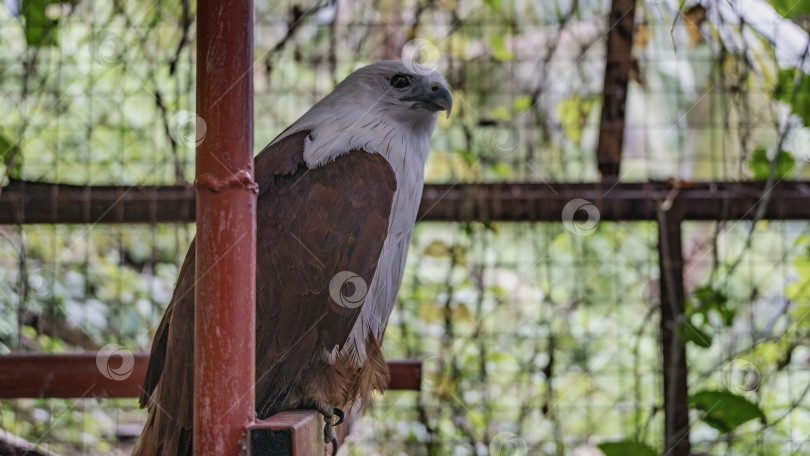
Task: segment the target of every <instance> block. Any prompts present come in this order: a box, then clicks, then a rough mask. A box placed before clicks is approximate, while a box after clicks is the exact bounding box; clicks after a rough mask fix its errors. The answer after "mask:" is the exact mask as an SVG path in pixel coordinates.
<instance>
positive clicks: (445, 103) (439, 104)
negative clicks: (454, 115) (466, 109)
mask: <svg viewBox="0 0 810 456" xmlns="http://www.w3.org/2000/svg"><path fill="white" fill-rule="evenodd" d="M403 101H418V102H421V104H422V106H424V107H425V108H427V109H429V110H431V111H446V113H447V115H446V118H449V117H450V113H451V112H452V111H453V95H452V94H450V91H449V90H447V87H445V86H444V85H442V83H440V82H432V83H430V86H429V87H428V89H427V92H426V93H425V94H424V95H420V96H416V97H410V98H405V99H403Z"/></svg>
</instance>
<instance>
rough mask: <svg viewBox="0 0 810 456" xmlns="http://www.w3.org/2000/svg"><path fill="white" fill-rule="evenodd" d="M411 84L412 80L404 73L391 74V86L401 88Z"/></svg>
mask: <svg viewBox="0 0 810 456" xmlns="http://www.w3.org/2000/svg"><path fill="white" fill-rule="evenodd" d="M409 85H411V81H409V80H408V76H405V75H404V74H402V73H397V74H395V75H393V76H391V87H393V88H395V89H401V88H403V87H408V86H409Z"/></svg>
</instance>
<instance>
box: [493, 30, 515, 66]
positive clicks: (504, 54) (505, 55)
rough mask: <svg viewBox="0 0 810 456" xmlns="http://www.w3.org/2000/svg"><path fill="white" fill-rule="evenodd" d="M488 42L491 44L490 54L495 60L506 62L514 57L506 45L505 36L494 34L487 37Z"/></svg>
mask: <svg viewBox="0 0 810 456" xmlns="http://www.w3.org/2000/svg"><path fill="white" fill-rule="evenodd" d="M489 44H490V46H492V54H493V57H495V60H499V61H501V62H506V61H509V60H513V59H514V58H515V55H514V54H513V53H512V51H510V50H509V49H508V48H507V47H506V37H505V36H504V35H494V36H493V37H492V38H490V39H489Z"/></svg>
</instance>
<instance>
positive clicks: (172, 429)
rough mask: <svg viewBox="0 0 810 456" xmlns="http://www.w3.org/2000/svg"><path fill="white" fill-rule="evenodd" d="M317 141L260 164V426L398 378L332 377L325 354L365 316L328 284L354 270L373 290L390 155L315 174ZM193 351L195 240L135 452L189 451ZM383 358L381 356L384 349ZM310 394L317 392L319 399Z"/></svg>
mask: <svg viewBox="0 0 810 456" xmlns="http://www.w3.org/2000/svg"><path fill="white" fill-rule="evenodd" d="M307 134H308V132H306V131H305V132H301V133H297V134H295V135H292V136H288V137H287V138H285V139H284V140H282V141H280V142H279V143H277V144H275V145H274V146H273V147H269V148H268V149H266V150H265V151H264V152H262V153H261V154H260V155H259V156H257V157H256V169H257V176H258V177H260V179H257V181H258V183H259V185H260V188H261V189H262V190H261V193H260V197H259V202H258V206H257V226H259V227H260V228H259V229H258V231H257V239H256V247H257V252H260V253H259V254H257V256H256V279H257V280H256V301H257V302H256V311H257V315H261V318H257V324H256V339H257V340H256V353H257V357H256V377H257V378H256V410H257V412H258V416H259V418H267V417H268V416H270V415H272V414H274V413H277V412H278V411H280V410H282V409H289V408H297V407H314V408H318V409H321V408H323V407H325V406H327V405H329V406H334V407H348V406H349V405H350V403H351V401H352V400H353V399H354V398H355V397H358V396H360V395H363V396H367V395H368V394H369V392H370V389H372V388H379V389H382V388H384V387H385V385H386V383H387V378H388V371H387V368H386V367H385V362H384V360H383V361H382V362H380V361H379V360H377V362H374V363H368V364H367V365H368V366H369V369H364V370H361V371H360V372H356V371H355V370H353V369H351V370H350V371H347V370H346V369H341V366H342V365H343V364H342V363H341V362H340V358H338V362H336V363H335V366H336V367H335V368H332V367H330V366H329V365H328V364H325V363H324V362H322V361H320V358H319V357H318V356H317V355H318V353H319V352H320V351H322V350H324V349H326V350H329V351H331V349H332V347H334V346H335V345H337V346H342V345H343V343H344V342H345V341H346V338H347V337H348V335H349V331H350V330H351V328H352V326H353V325H354V322H355V320H356V319H357V316H358V315H359V313H360V310H361V308H360V307H357V308H348V307H345V306H341V305H339V304H337V303H335V302H334V300H332V299H331V298H330V296H329V282H330V279H331V278H332V277H333V276H334V275H335V274H336V273H338V272H341V271H352V272H354V273H356V274H357V275H359V276H360V277H361V278H363V280H364V281H365V282H366V283H371V280H372V278H373V276H374V272H375V270H376V267H377V259H378V258H379V256H380V251H381V250H382V246H383V241H385V235H386V232H387V227H388V216H389V213H390V211H391V202H392V199H393V195H394V191H395V190H396V179H395V176H394V173H393V171H392V170H391V167H390V165H388V162H387V161H386V160H385V159H384V158H383V157H381V156H379V155H373V154H369V153H366V152H364V151H353V152H350V153H348V154H346V155H343V156H341V157H338V158H337V159H336V160H335V161H334V162H333V163H331V164H330V166H323V167H320V168H315V169H307V168H306V166H304V162H303V158H302V153H303V150H304V147H303V142H304V138H306V136H307ZM193 347H194V243H192V245H191V247H190V248H189V251H188V255H187V256H186V260H185V262H184V263H183V268H182V269H181V271H180V278H179V280H178V282H177V288H176V289H175V292H174V296H173V298H172V301H171V303H170V304H169V308H168V309H167V310H166V314H165V315H164V317H163V320H162V321H161V323H160V327H159V328H158V331H157V333H156V334H155V340H154V343H153V346H152V353H151V358H150V363H149V368H148V370H147V373H146V381H145V383H144V391H143V393H142V394H141V399H140V403H141V406H142V407H144V406H147V405H149V401H150V395H152V394H153V393H154V402H155V404H159V405H160V406H159V407H157V406H153V407H151V408H150V413H149V419H148V422H147V426H146V428H145V432H144V435H143V436H142V438H141V440H142V442H140V446H141V447H143V448H142V449H140V450H138V451H136V452H135V453H134V454H171V455H175V454H178V455H180V454H188V455H190V454H191V436H192V433H191V429H192V403H193V386H194V365H193V362H192V360H193V359H194V351H193ZM376 352H377V353H378V356H379V359H382V353H381V351H380V350H379V348H378V349H377V350H376ZM344 364H345V363H344ZM347 366H348V365H347ZM304 371H306V372H304ZM302 373H304V374H305V375H302ZM161 377H164V378H169V379H173V381H171V382H162V381H161ZM302 379H304V381H303V382H302ZM361 388H362V389H363V390H364V391H360V389H361ZM306 391H318V392H319V393H320V395H321V397H320V401H317V399H315V400H313V399H314V398H312V395H311V394H307V393H305V392H306ZM288 397H289V399H290V404H289V405H288V406H287V407H284V405H285V401H287V399H288ZM147 443H148V444H149V445H147ZM148 447H151V448H154V449H155V451H153V452H149V451H147V448H148Z"/></svg>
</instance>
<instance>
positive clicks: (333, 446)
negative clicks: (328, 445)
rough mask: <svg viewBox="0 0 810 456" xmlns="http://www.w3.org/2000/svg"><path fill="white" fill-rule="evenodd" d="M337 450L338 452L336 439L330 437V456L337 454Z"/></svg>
mask: <svg viewBox="0 0 810 456" xmlns="http://www.w3.org/2000/svg"><path fill="white" fill-rule="evenodd" d="M337 450H338V441H337V437H332V456H335V455H336V454H337Z"/></svg>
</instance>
